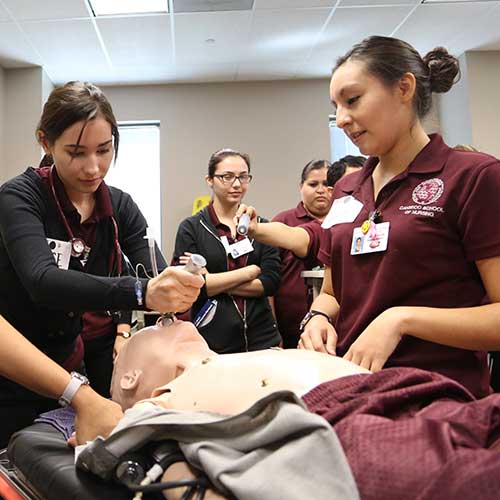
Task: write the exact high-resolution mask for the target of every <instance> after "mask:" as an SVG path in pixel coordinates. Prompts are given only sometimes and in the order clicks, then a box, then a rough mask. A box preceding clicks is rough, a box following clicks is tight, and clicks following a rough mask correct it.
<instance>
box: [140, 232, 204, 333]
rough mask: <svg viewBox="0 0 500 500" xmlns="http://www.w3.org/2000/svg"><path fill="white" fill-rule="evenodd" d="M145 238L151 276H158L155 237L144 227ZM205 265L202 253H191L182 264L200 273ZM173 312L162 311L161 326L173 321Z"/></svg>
mask: <svg viewBox="0 0 500 500" xmlns="http://www.w3.org/2000/svg"><path fill="white" fill-rule="evenodd" d="M144 238H145V239H147V240H148V247H149V259H150V261H151V270H152V272H153V277H156V276H158V263H157V261H156V252H155V239H154V238H153V235H152V234H151V231H150V229H149V227H148V228H146V236H144ZM206 265H207V261H206V259H205V257H203V255H199V254H197V253H193V254H192V255H191V256H190V257H189V260H188V261H187V263H186V264H185V265H184V267H183V269H184V270H185V271H187V272H188V273H191V274H201V270H202V269H203V268H204V267H205V266H206ZM174 317H175V313H173V312H165V313H162V314H161V316H160V318H159V320H158V321H159V322H160V323H161V324H162V325H163V326H168V325H171V324H172V323H173V322H174Z"/></svg>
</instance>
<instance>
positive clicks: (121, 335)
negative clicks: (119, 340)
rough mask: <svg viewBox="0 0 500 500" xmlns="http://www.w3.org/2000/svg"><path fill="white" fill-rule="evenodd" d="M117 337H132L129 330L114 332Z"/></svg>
mask: <svg viewBox="0 0 500 500" xmlns="http://www.w3.org/2000/svg"><path fill="white" fill-rule="evenodd" d="M116 336H117V337H123V338H124V339H129V338H130V337H132V334H131V333H130V332H126V331H125V332H116Z"/></svg>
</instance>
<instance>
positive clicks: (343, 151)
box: [328, 115, 361, 162]
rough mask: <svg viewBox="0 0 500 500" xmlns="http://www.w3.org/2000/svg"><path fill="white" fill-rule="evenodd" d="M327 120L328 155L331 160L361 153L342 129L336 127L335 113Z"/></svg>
mask: <svg viewBox="0 0 500 500" xmlns="http://www.w3.org/2000/svg"><path fill="white" fill-rule="evenodd" d="M328 121H329V125H330V155H331V160H332V162H334V161H337V160H338V159H339V158H342V157H343V156H346V155H354V156H359V155H361V153H360V151H359V149H358V148H357V147H356V146H355V145H354V144H353V143H352V141H351V140H350V139H349V137H347V135H345V134H344V131H343V130H342V129H340V128H338V127H337V121H336V120H335V115H330V116H329V117H328Z"/></svg>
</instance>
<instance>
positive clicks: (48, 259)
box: [0, 168, 166, 397]
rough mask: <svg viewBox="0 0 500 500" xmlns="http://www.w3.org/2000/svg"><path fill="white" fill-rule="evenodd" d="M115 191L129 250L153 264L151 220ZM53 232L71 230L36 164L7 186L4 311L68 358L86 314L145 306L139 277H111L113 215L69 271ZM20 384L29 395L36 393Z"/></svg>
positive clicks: (3, 195) (3, 193)
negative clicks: (55, 249) (57, 254)
mask: <svg viewBox="0 0 500 500" xmlns="http://www.w3.org/2000/svg"><path fill="white" fill-rule="evenodd" d="M109 192H110V196H111V201H112V205H113V211H114V216H115V219H116V222H117V225H118V237H119V242H120V247H121V250H122V252H123V253H124V254H125V255H126V256H127V258H128V259H129V261H130V262H131V263H132V265H133V266H135V265H137V264H138V263H139V262H140V263H143V264H144V265H145V267H146V269H148V268H150V265H149V261H150V259H149V251H148V246H147V241H146V240H144V239H143V236H144V235H145V232H146V220H145V219H144V217H143V215H142V214H141V212H140V211H139V209H138V207H137V205H136V204H135V203H134V201H133V200H132V198H131V197H130V196H129V195H128V194H126V193H124V192H123V191H120V190H119V189H116V188H113V187H109ZM46 238H53V239H58V240H63V241H67V240H68V234H67V232H66V229H65V226H64V224H63V221H62V220H61V216H60V214H59V212H58V211H57V207H56V205H55V202H54V200H53V197H52V195H51V193H50V192H49V190H47V189H46V187H45V186H44V184H43V181H42V179H41V178H40V177H39V176H38V174H37V173H36V172H35V171H34V169H32V168H28V169H27V170H26V171H25V172H24V173H22V174H21V175H19V176H17V177H15V178H13V179H11V180H10V181H8V182H6V183H5V184H4V185H3V186H2V187H1V188H0V277H1V278H0V314H2V316H4V318H5V319H6V320H7V321H9V322H10V323H11V324H12V325H13V326H14V327H15V328H16V329H18V330H19V331H20V332H21V333H22V334H23V335H24V336H25V337H27V338H28V339H29V340H30V341H31V342H32V343H33V344H35V345H36V346H37V347H38V348H39V349H41V350H42V351H44V352H45V353H46V354H47V355H49V356H50V357H51V358H52V359H54V360H55V361H57V362H59V363H62V362H63V361H64V360H65V359H66V358H67V357H68V355H69V354H70V353H71V352H72V350H73V346H74V342H75V339H76V338H77V336H78V335H79V333H80V331H81V313H83V312H85V311H102V310H112V311H118V310H122V309H123V310H132V309H141V307H139V306H138V304H137V299H136V295H135V290H134V284H135V281H136V280H135V278H134V277H132V276H124V277H120V278H118V277H114V278H113V277H111V278H109V277H107V276H108V272H109V269H108V263H109V260H108V259H109V255H110V252H112V251H113V249H114V231H113V227H112V222H111V220H110V219H109V218H105V219H102V220H101V221H100V222H99V223H98V226H97V234H96V238H95V243H94V244H93V246H92V250H91V252H90V255H89V258H88V261H87V263H86V265H85V268H83V267H82V265H81V263H80V262H79V260H78V259H77V258H73V257H72V258H71V259H70V264H69V269H68V270H61V269H59V268H58V267H57V265H56V263H55V260H54V257H53V255H52V253H51V251H50V249H49V246H48V244H47V240H46ZM157 260H158V264H159V266H160V268H161V269H163V268H164V267H165V265H166V264H165V261H164V259H163V257H162V256H161V254H160V253H159V251H157ZM141 284H142V288H143V290H145V287H146V284H147V279H141ZM6 383H8V384H12V383H10V382H8V381H7V380H6V379H3V378H2V377H0V388H1V387H2V386H4V385H5V384H6ZM17 389H19V390H20V391H21V392H25V393H26V394H25V397H33V396H34V395H33V394H32V393H29V391H25V390H21V388H20V387H19V386H17ZM16 392H19V391H17V390H16ZM28 394H31V396H28ZM0 397H1V395H0Z"/></svg>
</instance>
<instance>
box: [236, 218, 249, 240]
mask: <svg viewBox="0 0 500 500" xmlns="http://www.w3.org/2000/svg"><path fill="white" fill-rule="evenodd" d="M249 225H250V216H249V215H248V214H247V213H245V214H243V215H242V216H241V217H240V220H239V221H238V226H237V227H236V232H237V233H238V234H241V235H243V236H246V235H247V234H248V226H249Z"/></svg>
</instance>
